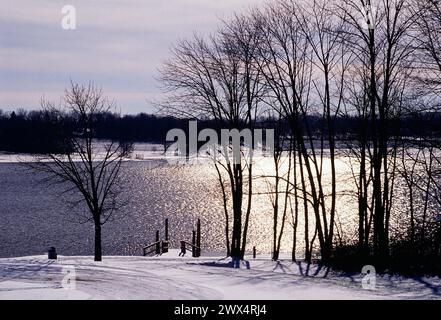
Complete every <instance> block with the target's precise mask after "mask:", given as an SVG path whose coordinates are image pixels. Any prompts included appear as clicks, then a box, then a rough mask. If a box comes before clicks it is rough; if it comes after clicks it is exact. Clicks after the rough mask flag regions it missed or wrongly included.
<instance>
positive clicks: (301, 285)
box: [0, 250, 441, 300]
mask: <svg viewBox="0 0 441 320" xmlns="http://www.w3.org/2000/svg"><path fill="white" fill-rule="evenodd" d="M306 267H307V266H306V265H304V264H300V265H298V264H295V263H292V262H290V261H289V260H283V261H281V262H272V261H270V260H269V259H268V258H266V257H258V258H257V259H249V260H248V262H242V264H241V268H240V269H235V268H231V266H230V263H229V260H226V259H222V258H220V257H218V258H216V257H203V258H198V259H194V258H190V257H186V258H179V257H178V252H177V251H176V250H172V251H171V252H170V253H168V254H166V255H163V256H162V257H152V258H145V257H104V259H103V262H94V261H93V258H92V257H66V256H62V257H59V259H58V260H56V261H53V260H47V259H46V257H45V256H32V257H22V258H10V259H0V299H204V300H206V299H231V300H243V299H250V300H262V299H269V300H271V299H280V300H285V299H441V279H439V278H414V279H409V278H401V277H396V276H394V277H390V276H377V280H376V289H375V290H364V289H362V285H361V280H362V277H363V275H361V274H359V275H353V276H349V275H342V274H337V273H334V272H329V273H328V274H327V276H326V277H324V275H325V274H326V270H324V269H318V268H317V267H316V266H314V267H311V268H310V270H309V272H308V274H309V275H306V273H307V270H306Z"/></svg>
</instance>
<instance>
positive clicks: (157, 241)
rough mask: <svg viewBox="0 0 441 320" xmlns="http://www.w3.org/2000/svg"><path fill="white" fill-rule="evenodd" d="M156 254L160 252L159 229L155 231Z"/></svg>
mask: <svg viewBox="0 0 441 320" xmlns="http://www.w3.org/2000/svg"><path fill="white" fill-rule="evenodd" d="M156 254H161V243H160V242H159V230H157V231H156Z"/></svg>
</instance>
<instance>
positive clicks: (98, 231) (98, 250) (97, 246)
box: [95, 221, 103, 261]
mask: <svg viewBox="0 0 441 320" xmlns="http://www.w3.org/2000/svg"><path fill="white" fill-rule="evenodd" d="M102 260H103V257H102V248H101V223H100V222H99V221H96V222H95V261H102Z"/></svg>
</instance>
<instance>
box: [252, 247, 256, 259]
mask: <svg viewBox="0 0 441 320" xmlns="http://www.w3.org/2000/svg"><path fill="white" fill-rule="evenodd" d="M253 259H256V247H255V246H254V247H253Z"/></svg>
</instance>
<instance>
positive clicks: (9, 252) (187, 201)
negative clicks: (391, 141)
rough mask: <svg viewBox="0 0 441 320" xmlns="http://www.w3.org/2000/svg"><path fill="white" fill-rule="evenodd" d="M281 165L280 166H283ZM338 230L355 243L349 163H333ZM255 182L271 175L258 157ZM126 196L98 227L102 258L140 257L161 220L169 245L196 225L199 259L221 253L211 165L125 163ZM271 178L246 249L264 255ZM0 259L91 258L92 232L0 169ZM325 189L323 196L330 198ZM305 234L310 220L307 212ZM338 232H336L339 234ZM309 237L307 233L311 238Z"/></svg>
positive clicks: (17, 171) (258, 199)
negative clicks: (52, 252)
mask: <svg viewBox="0 0 441 320" xmlns="http://www.w3.org/2000/svg"><path fill="white" fill-rule="evenodd" d="M285 165H286V163H285ZM336 165H337V172H338V175H339V178H338V181H339V183H338V185H337V188H338V203H337V213H338V220H337V221H338V224H339V225H342V226H343V228H342V229H340V228H338V230H339V232H340V236H342V237H343V238H345V239H351V238H353V237H354V235H355V232H356V225H357V216H356V212H357V211H356V209H357V207H356V200H355V198H354V196H355V195H354V194H353V192H354V191H355V188H354V185H353V179H352V173H351V170H350V166H349V163H348V161H346V160H345V159H344V158H339V159H337V163H336ZM327 168H329V159H325V161H324V177H323V179H324V181H326V180H328V179H329V174H330V172H329V169H327ZM254 170H255V174H256V176H262V175H265V174H266V175H271V172H272V170H273V161H272V160H271V159H270V158H260V159H259V160H258V161H257V163H256V165H255V169H254ZM124 172H125V177H126V191H127V192H126V194H127V195H129V198H130V202H129V204H128V205H127V207H125V209H124V212H122V214H121V217H119V219H117V220H115V221H112V222H109V223H108V224H106V225H105V226H104V228H103V250H104V254H105V255H140V254H141V252H142V247H143V246H144V245H146V244H149V243H151V242H153V241H154V233H155V230H157V229H159V230H160V232H161V233H162V234H163V221H164V219H165V218H169V220H170V239H171V247H175V248H178V247H179V241H180V240H186V241H191V233H192V230H193V229H194V228H195V224H196V220H197V219H198V218H200V219H201V223H202V247H203V251H204V252H205V253H207V252H216V253H224V252H225V240H224V239H225V237H224V232H225V231H224V228H225V218H224V212H223V205H222V198H221V196H220V189H219V184H218V181H217V176H216V171H215V170H214V168H213V166H212V164H211V163H206V164H197V165H185V166H173V165H169V164H167V162H165V161H160V160H155V161H152V162H147V161H142V162H130V163H127V166H126V168H125V171H124ZM269 180H271V179H265V178H262V177H260V178H256V180H255V190H256V191H257V193H262V194H259V195H255V196H254V197H253V208H252V216H251V221H250V229H249V236H248V239H249V240H248V244H249V246H248V249H249V250H251V248H252V247H253V246H256V247H257V249H258V251H259V252H270V250H271V241H272V240H271V239H272V221H273V220H272V215H273V211H272V206H271V199H270V197H269V195H268V194H265V193H266V191H267V190H268V185H269V184H268V182H269ZM0 187H1V191H0V214H1V221H0V256H2V257H5V256H18V255H31V254H41V253H43V252H45V250H46V249H47V247H49V246H55V247H57V250H58V252H59V254H61V255H90V254H92V253H93V227H92V226H91V225H90V224H77V223H72V222H71V221H72V220H75V215H74V214H72V212H74V211H81V210H85V209H84V208H76V209H75V210H72V209H71V208H68V206H67V205H66V201H65V199H63V197H60V196H59V195H58V194H57V193H56V190H54V189H53V188H51V187H49V188H47V187H43V186H42V185H40V184H39V183H38V177H37V176H35V175H29V174H26V173H24V172H23V168H22V166H20V165H19V164H6V163H3V164H0ZM329 191H330V188H329V186H328V187H327V188H326V190H325V193H329ZM302 215H303V213H301V212H300V213H299V225H298V234H297V239H298V241H297V249H298V252H299V254H301V252H302V248H303V246H304V243H303V238H304V235H303V230H304V224H303V221H304V219H303V216H302ZM310 216H311V219H310V229H311V230H313V227H314V221H313V218H312V213H310ZM341 230H343V233H341ZM311 236H312V235H311ZM291 247H292V219H291V213H289V212H288V221H287V224H286V226H285V233H284V237H283V239H282V250H283V251H285V252H290V251H291Z"/></svg>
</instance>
